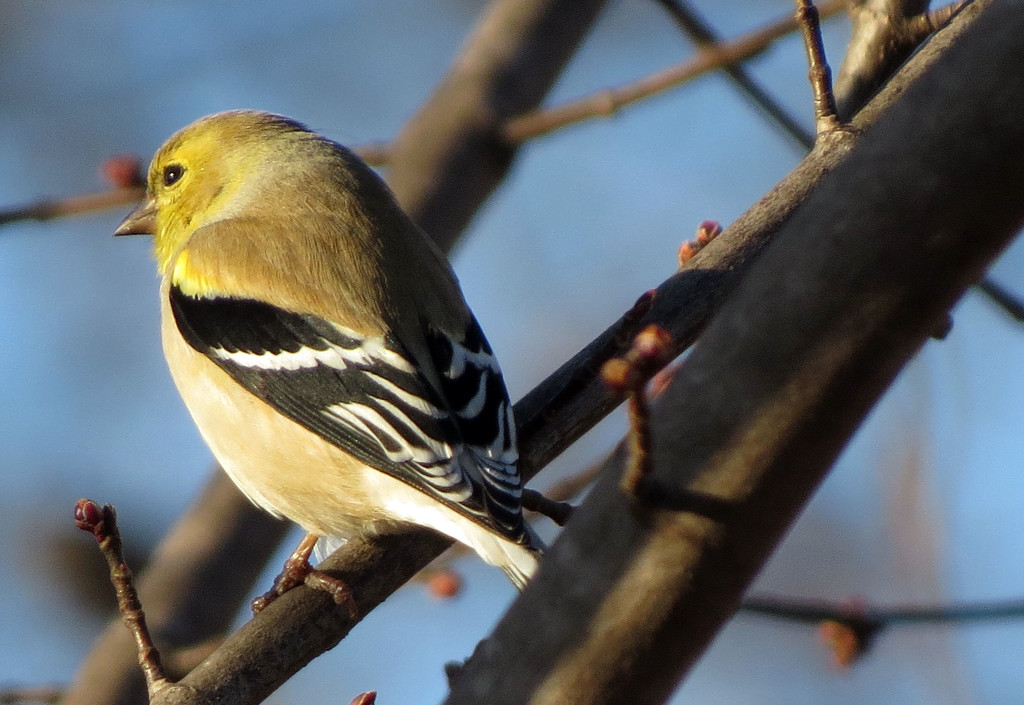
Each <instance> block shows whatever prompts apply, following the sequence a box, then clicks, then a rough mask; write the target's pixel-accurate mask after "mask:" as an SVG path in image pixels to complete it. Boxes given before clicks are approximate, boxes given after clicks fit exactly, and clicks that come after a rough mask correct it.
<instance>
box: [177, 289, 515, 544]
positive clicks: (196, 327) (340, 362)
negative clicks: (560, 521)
mask: <svg viewBox="0 0 1024 705" xmlns="http://www.w3.org/2000/svg"><path fill="white" fill-rule="evenodd" d="M170 303H171V310H172V311H173V315H174V320H175V323H176V324H177V326H178V329H179V331H180V332H181V334H182V336H183V337H184V338H185V340H186V341H187V342H188V343H189V345H191V346H192V347H193V348H194V349H196V350H198V351H199V352H201V353H203V354H204V355H206V356H207V357H208V358H210V359H211V360H212V361H213V362H215V363H216V364H217V365H219V366H220V367H221V369H223V370H224V371H225V372H227V373H228V374H229V375H230V376H231V377H232V378H234V380H235V381H236V382H238V383H239V384H241V385H242V386H243V387H245V388H246V389H247V390H249V391H250V392H252V393H253V394H255V395H256V396H257V397H259V398H260V399H262V400H263V401H264V402H266V403H268V404H270V405H271V406H273V407H274V408H276V409H277V410H278V411H280V412H281V413H282V414H284V415H286V416H288V417H289V418H291V419H292V420H294V421H296V422H297V423H299V424H301V425H302V426H304V427H305V428H307V429H309V430H310V431H312V432H313V433H315V434H317V435H318V436H320V437H321V438H323V439H325V440H326V441H328V442H329V443H332V444H334V445H335V446H338V447H339V448H341V449H343V450H345V451H346V452H348V453H350V454H352V455H353V456H355V457H356V458H358V459H359V460H360V461H361V462H363V463H366V464H367V465H369V466H371V467H374V468H376V469H378V470H381V471H383V472H386V473H388V474H389V475H391V476H393V477H396V478H398V479H399V480H402V481H403V482H406V483H408V484H410V485H412V486H413V487H416V488H417V489H419V490H422V491H423V492H426V493H427V494H428V495H431V496H433V497H435V498H437V499H438V500H440V501H441V502H443V503H445V504H446V505H448V506H450V507H452V508H454V509H456V510H457V511H459V512H460V513H461V514H463V515H465V516H467V517H469V518H471V519H473V520H475V521H476V522H478V523H480V524H482V525H484V526H486V527H488V528H490V529H491V530H493V531H496V532H497V533H499V534H501V535H502V536H505V537H506V538H509V539H511V540H513V541H520V542H528V540H529V539H528V537H527V536H526V533H525V530H524V524H523V518H522V512H521V480H520V477H519V471H518V469H517V466H516V463H517V460H518V455H517V450H516V440H515V422H514V420H513V417H512V409H511V405H510V403H509V398H508V392H507V391H506V389H505V383H504V380H503V379H502V376H501V371H500V369H499V368H498V365H497V361H496V360H495V358H494V356H493V355H492V353H491V349H490V347H489V346H488V344H487V341H486V340H485V338H484V336H483V333H482V332H481V330H480V328H479V326H478V325H477V324H476V322H475V321H473V323H472V325H471V326H470V327H469V330H468V331H467V333H466V336H465V339H464V340H452V339H451V338H450V337H448V336H446V335H444V334H443V333H441V332H439V331H436V330H430V329H429V328H428V329H427V330H426V331H425V338H426V341H427V347H428V348H429V351H430V355H431V357H432V358H433V362H434V365H435V367H436V371H437V377H438V378H439V379H440V385H439V386H440V389H438V388H437V387H436V386H435V385H432V384H430V383H429V382H428V381H427V379H426V378H425V377H424V375H423V374H422V373H421V372H420V370H419V369H418V368H417V366H416V365H415V364H414V362H413V360H412V357H411V356H410V355H409V354H408V352H407V351H406V350H405V349H404V348H403V346H402V345H401V343H400V342H399V341H397V340H395V339H393V337H392V336H387V335H385V336H382V337H376V338H367V337H364V336H360V335H359V334H357V333H355V332H354V331H351V330H346V329H344V328H343V327H341V326H337V325H334V324H332V323H330V322H328V321H326V320H324V319H323V318H320V317H318V316H312V315H306V314H298V313H293V312H290V311H286V310H284V309H282V308H279V307H277V306H274V305H272V304H268V303H265V302H262V301H257V300H254V299H236V298H227V297H214V298H205V297H192V296H189V295H186V294H184V293H182V292H181V291H180V290H179V289H178V288H177V287H176V286H172V287H171V289H170Z"/></svg>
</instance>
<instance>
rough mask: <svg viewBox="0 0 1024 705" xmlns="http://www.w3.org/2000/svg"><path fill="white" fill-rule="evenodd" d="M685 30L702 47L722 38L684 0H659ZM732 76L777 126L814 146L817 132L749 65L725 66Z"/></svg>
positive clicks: (731, 78)
mask: <svg viewBox="0 0 1024 705" xmlns="http://www.w3.org/2000/svg"><path fill="white" fill-rule="evenodd" d="M658 2H659V3H660V4H661V5H662V6H663V7H664V8H665V10H667V11H668V13H669V14H670V15H671V16H672V19H674V20H675V21H676V24H678V25H679V26H680V27H681V28H682V30H683V31H684V32H686V34H687V35H689V37H690V38H691V39H692V40H693V41H694V42H696V43H697V45H698V46H700V47H708V46H714V45H716V44H719V43H721V42H722V38H721V37H720V36H718V34H717V33H716V32H715V30H714V29H712V27H711V26H710V25H709V24H707V23H706V22H705V21H704V20H703V19H702V18H701V17H700V15H699V14H698V13H697V11H696V10H694V9H693V8H692V7H690V4H689V3H687V2H686V1H685V0H658ZM722 71H724V72H725V75H727V76H728V77H729V78H730V80H732V82H733V83H734V84H735V85H736V87H737V88H739V89H740V90H741V91H743V93H744V94H745V95H746V96H747V97H748V98H750V99H751V100H752V101H753V102H754V104H755V105H756V106H757V107H758V108H760V110H761V111H762V112H763V113H764V114H765V115H766V116H767V117H768V118H769V119H770V120H772V121H773V122H774V123H775V124H776V125H778V127H779V128H780V129H781V130H782V131H783V132H785V133H786V134H787V135H789V136H790V138H792V140H793V141H794V142H796V143H797V145H799V146H801V147H803V148H804V149H811V148H812V147H813V146H814V135H812V134H811V133H810V132H808V131H807V129H806V128H805V127H804V126H803V125H801V124H800V121H799V120H797V119H796V117H794V116H793V115H792V114H791V113H790V112H789V111H788V110H787V109H786V107H785V106H783V105H782V103H780V102H779V101H777V100H775V98H774V97H772V95H771V93H769V92H768V90H767V89H765V88H764V87H763V86H762V85H761V84H760V83H758V81H757V80H756V79H755V78H754V77H753V76H751V75H750V74H749V73H748V72H747V70H746V69H744V68H743V67H742V66H741V65H739V64H728V65H726V66H723V67H722Z"/></svg>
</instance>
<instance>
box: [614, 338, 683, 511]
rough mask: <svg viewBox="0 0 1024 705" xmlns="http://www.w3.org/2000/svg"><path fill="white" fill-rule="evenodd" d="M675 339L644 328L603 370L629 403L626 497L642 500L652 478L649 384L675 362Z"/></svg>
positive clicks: (615, 391) (623, 476) (625, 475)
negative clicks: (645, 488)
mask: <svg viewBox="0 0 1024 705" xmlns="http://www.w3.org/2000/svg"><path fill="white" fill-rule="evenodd" d="M671 351H672V336H671V335H669V333H668V332H667V331H665V330H664V329H663V328H660V327H659V326H656V325H650V326H647V327H646V328H644V329H643V330H642V331H640V333H639V334H638V335H637V336H636V338H635V339H634V340H633V345H632V347H630V349H629V350H628V351H627V352H626V354H625V355H623V356H622V357H617V358H614V359H612V360H609V361H608V362H606V363H605V364H604V367H603V368H602V369H601V377H602V378H603V379H604V382H605V384H607V385H608V387H609V388H610V389H611V390H612V391H613V392H614V393H616V394H620V395H625V396H627V397H628V399H629V463H628V464H627V465H626V470H625V472H624V473H623V474H622V479H621V482H620V486H621V487H622V491H623V492H625V493H626V494H629V495H632V496H634V497H637V498H638V499H642V498H644V497H646V496H647V495H648V494H651V493H646V492H644V491H643V489H644V488H643V487H642V485H643V483H644V482H645V481H646V480H647V479H648V478H649V477H650V476H651V472H652V469H653V468H652V466H651V410H650V406H649V404H648V402H647V384H648V382H650V381H651V378H652V377H654V375H656V374H657V373H658V372H659V371H660V370H661V369H662V368H663V367H665V365H667V364H668V363H669V362H670V361H671V359H672V354H671Z"/></svg>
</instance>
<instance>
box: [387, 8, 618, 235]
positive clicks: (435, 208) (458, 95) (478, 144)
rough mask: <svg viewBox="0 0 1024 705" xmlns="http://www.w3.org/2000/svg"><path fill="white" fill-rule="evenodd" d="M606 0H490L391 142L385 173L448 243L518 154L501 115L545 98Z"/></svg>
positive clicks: (412, 210) (412, 211) (415, 214)
mask: <svg viewBox="0 0 1024 705" xmlns="http://www.w3.org/2000/svg"><path fill="white" fill-rule="evenodd" d="M603 6H604V0H516V1H511V2H510V1H504V0H503V1H501V2H495V3H492V5H491V6H490V7H489V8H488V10H487V11H486V13H485V16H484V17H483V19H482V21H480V22H479V23H478V24H477V26H476V28H475V29H474V31H473V34H472V35H471V36H470V37H469V39H468V41H467V44H466V47H465V49H464V50H463V51H462V53H461V55H460V56H459V58H458V60H457V61H456V62H455V64H454V65H453V66H452V68H451V70H450V71H449V72H448V75H447V76H446V77H445V79H444V81H443V82H442V83H441V85H440V86H438V88H437V90H435V91H434V93H433V94H432V95H431V96H430V98H429V99H428V100H427V102H426V103H425V104H424V105H423V106H422V107H421V108H420V110H419V111H418V112H417V113H416V115H415V116H413V118H412V119H411V120H410V121H409V122H408V123H406V125H405V127H404V129H403V130H402V132H401V133H400V134H399V135H398V137H397V138H396V139H395V141H394V143H393V145H392V151H391V160H390V165H391V170H390V172H389V178H388V181H389V183H390V184H391V187H392V188H393V189H394V191H395V194H396V195H397V196H398V200H399V201H400V202H401V203H402V206H403V207H404V208H405V210H406V212H407V213H409V215H410V216H412V219H413V220H414V221H416V222H417V223H418V224H419V225H420V226H421V227H422V228H423V229H424V230H425V231H426V232H427V233H429V234H430V236H431V237H433V238H434V240H435V241H436V242H437V243H438V245H439V246H440V247H441V249H443V250H445V251H448V250H450V249H451V248H452V246H453V245H454V244H455V242H456V241H457V240H458V238H459V236H460V234H461V233H462V231H463V229H464V228H465V227H466V224H467V223H468V222H469V220H470V218H472V217H473V214H474V213H475V212H476V210H477V208H478V207H479V206H480V203H482V202H483V200H484V199H486V198H487V196H489V195H490V193H491V191H493V190H494V188H495V187H496V186H497V185H498V184H499V183H500V182H501V180H502V179H503V178H504V177H505V174H506V172H507V171H508V168H509V166H510V165H511V164H512V159H513V158H514V156H515V152H516V148H515V146H513V145H512V144H510V143H508V142H506V141H505V140H503V139H502V136H501V134H500V130H501V126H502V124H503V123H504V122H505V121H506V120H508V119H509V118H511V117H512V116H514V115H519V114H521V113H525V112H528V111H530V110H533V109H534V108H535V107H536V106H537V105H539V104H540V102H541V100H542V99H543V98H544V96H545V95H546V94H547V92H548V89H549V88H550V87H551V85H552V84H553V83H554V81H555V79H556V78H557V77H558V75H559V73H560V72H561V70H562V66H563V65H564V64H565V62H566V61H568V59H569V57H571V56H572V54H573V53H574V52H575V50H576V47H577V45H578V44H579V42H580V41H581V40H582V39H583V37H584V36H586V33H587V32H588V30H589V29H590V26H591V24H592V23H593V22H594V20H595V18H596V17H597V13H598V12H599V11H600V9H601V8H602V7H603Z"/></svg>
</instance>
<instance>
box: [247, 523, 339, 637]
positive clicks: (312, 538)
mask: <svg viewBox="0 0 1024 705" xmlns="http://www.w3.org/2000/svg"><path fill="white" fill-rule="evenodd" d="M318 538H319V537H318V536H317V535H316V534H306V536H305V537H304V538H303V539H302V541H301V542H299V545H298V547H297V548H296V549H295V551H294V552H293V553H292V555H291V556H289V557H288V560H286V561H285V562H284V568H283V569H282V570H281V574H280V575H278V576H277V577H276V578H274V586H273V587H272V588H271V589H270V590H268V591H267V592H265V593H264V594H262V595H260V596H259V597H257V598H256V599H254V600H253V601H252V603H251V605H250V607H251V608H252V613H253V615H254V616H255V615H257V614H259V613H260V612H262V611H263V610H264V609H266V607H267V605H269V604H270V603H271V602H273V601H274V600H276V599H277V598H279V597H280V596H281V595H283V594H285V593H286V592H288V591H289V590H291V589H292V588H294V587H298V586H299V585H307V586H308V587H311V588H313V589H314V590H323V591H324V592H326V593H328V594H329V595H330V596H331V597H333V598H334V601H335V602H337V603H338V604H339V605H345V606H346V607H347V608H348V612H349V616H350V617H351V618H352V619H356V618H358V616H359V609H358V607H357V606H356V601H355V598H354V597H353V596H352V591H351V590H349V587H348V585H346V584H345V583H344V582H343V581H341V580H339V579H338V578H335V577H333V576H331V575H328V574H327V573H324V572H323V571H321V570H317V569H316V568H314V567H313V566H312V565H311V564H310V562H309V556H310V555H311V554H312V553H313V547H314V546H315V545H316V542H317V539H318Z"/></svg>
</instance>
